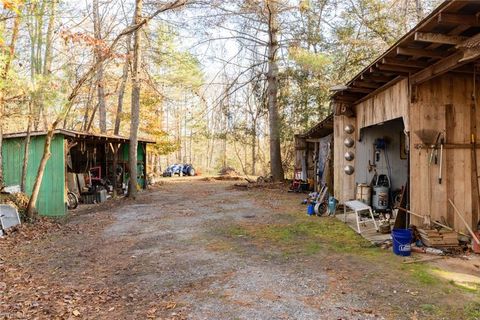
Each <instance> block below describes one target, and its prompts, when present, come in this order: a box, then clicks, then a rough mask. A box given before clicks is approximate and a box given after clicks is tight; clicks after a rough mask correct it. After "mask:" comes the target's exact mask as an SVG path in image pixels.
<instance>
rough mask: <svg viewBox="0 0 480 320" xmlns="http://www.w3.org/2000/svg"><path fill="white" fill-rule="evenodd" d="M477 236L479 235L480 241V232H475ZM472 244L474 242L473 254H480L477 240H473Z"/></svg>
mask: <svg viewBox="0 0 480 320" xmlns="http://www.w3.org/2000/svg"><path fill="white" fill-rule="evenodd" d="M475 234H476V235H477V238H478V239H480V231H477V232H475ZM472 242H473V252H475V253H479V254H480V245H478V243H477V241H475V239H473V240H472Z"/></svg>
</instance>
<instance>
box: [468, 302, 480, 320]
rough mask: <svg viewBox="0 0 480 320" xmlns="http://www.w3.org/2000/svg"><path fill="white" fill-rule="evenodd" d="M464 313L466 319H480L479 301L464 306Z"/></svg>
mask: <svg viewBox="0 0 480 320" xmlns="http://www.w3.org/2000/svg"><path fill="white" fill-rule="evenodd" d="M465 315H466V317H467V319H468V320H478V319H480V302H475V303H471V304H469V305H467V306H466V307H465Z"/></svg>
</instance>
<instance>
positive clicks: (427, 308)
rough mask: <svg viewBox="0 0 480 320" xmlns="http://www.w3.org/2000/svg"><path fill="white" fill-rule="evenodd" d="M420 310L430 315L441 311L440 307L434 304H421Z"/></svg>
mask: <svg viewBox="0 0 480 320" xmlns="http://www.w3.org/2000/svg"><path fill="white" fill-rule="evenodd" d="M420 310H422V312H423V313H425V314H428V315H435V314H438V312H439V309H438V307H437V306H436V305H433V304H421V305H420Z"/></svg>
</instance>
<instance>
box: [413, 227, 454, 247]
mask: <svg viewBox="0 0 480 320" xmlns="http://www.w3.org/2000/svg"><path fill="white" fill-rule="evenodd" d="M418 233H419V235H420V238H421V240H422V243H423V244H424V245H426V246H428V247H458V235H457V233H456V232H455V231H451V230H445V229H441V230H437V229H433V230H427V229H418Z"/></svg>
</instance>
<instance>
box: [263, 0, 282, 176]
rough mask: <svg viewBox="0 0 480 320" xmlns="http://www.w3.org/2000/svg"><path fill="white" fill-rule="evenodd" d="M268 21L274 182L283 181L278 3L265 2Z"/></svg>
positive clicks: (269, 94)
mask: <svg viewBox="0 0 480 320" xmlns="http://www.w3.org/2000/svg"><path fill="white" fill-rule="evenodd" d="M265 7H266V14H267V19H268V24H267V25H268V73H267V82H268V87H267V91H268V118H269V127H270V170H271V175H272V177H273V180H274V181H282V180H283V179H284V171H283V165H282V151H281V147H280V116H279V114H278V64H277V57H278V50H279V44H278V32H279V29H278V13H279V12H278V3H277V1H276V0H265Z"/></svg>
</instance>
